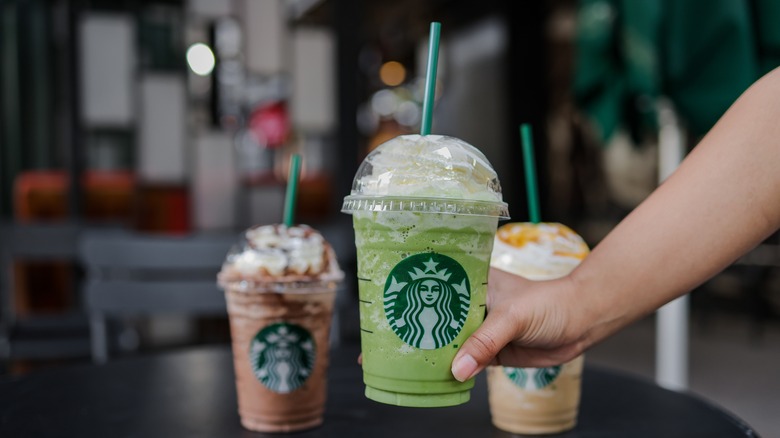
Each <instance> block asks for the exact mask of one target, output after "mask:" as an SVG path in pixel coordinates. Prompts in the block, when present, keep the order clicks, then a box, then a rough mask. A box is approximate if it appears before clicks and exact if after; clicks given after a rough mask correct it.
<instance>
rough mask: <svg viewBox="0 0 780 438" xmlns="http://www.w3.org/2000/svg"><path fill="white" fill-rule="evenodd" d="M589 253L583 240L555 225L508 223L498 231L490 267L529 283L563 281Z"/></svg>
mask: <svg viewBox="0 0 780 438" xmlns="http://www.w3.org/2000/svg"><path fill="white" fill-rule="evenodd" d="M589 252H590V250H589V248H588V245H587V244H586V243H585V240H583V238H582V237H581V236H580V235H578V234H577V233H575V232H574V231H573V230H572V229H571V228H569V227H567V226H566V225H563V224H560V223H557V222H541V223H531V222H511V223H507V224H504V225H502V226H500V227H498V231H497V232H496V238H495V242H494V244H493V254H492V256H491V259H490V265H491V266H492V267H494V268H499V269H501V270H502V271H507V272H511V273H513V274H517V275H520V276H523V277H526V278H528V279H531V280H544V279H552V278H556V277H562V276H564V275H566V274H568V273H569V272H571V271H572V270H573V269H574V268H575V267H577V265H579V264H580V262H581V261H582V260H583V259H584V258H585V257H586V256H587V255H588V253H589Z"/></svg>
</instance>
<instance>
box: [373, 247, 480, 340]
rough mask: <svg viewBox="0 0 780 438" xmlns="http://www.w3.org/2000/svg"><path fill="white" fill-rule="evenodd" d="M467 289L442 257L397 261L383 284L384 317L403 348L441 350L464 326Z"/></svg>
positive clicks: (458, 270)
mask: <svg viewBox="0 0 780 438" xmlns="http://www.w3.org/2000/svg"><path fill="white" fill-rule="evenodd" d="M470 301H471V287H470V286H469V279H468V276H467V275H466V271H465V270H464V269H463V267H462V266H461V265H460V264H459V263H458V262H457V261H455V260H453V259H452V258H450V257H447V256H445V255H442V254H437V253H424V254H416V255H413V256H410V257H407V258H405V259H403V260H401V261H400V262H399V263H398V264H397V265H395V267H394V268H393V270H392V271H390V275H389V276H388V277H387V281H386V282H385V295H384V305H385V316H386V317H387V320H388V322H389V323H390V327H392V329H393V331H394V332H395V334H396V335H398V337H399V338H401V339H402V340H403V341H404V342H406V343H407V344H409V345H411V346H413V347H417V348H420V349H423V350H434V349H437V348H441V347H443V346H445V345H447V344H449V343H450V342H452V340H453V339H455V337H456V336H458V333H460V331H461V329H462V328H463V325H464V324H465V323H466V317H467V316H468V312H469V302H470Z"/></svg>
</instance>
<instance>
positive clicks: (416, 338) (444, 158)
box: [342, 135, 508, 407]
mask: <svg viewBox="0 0 780 438" xmlns="http://www.w3.org/2000/svg"><path fill="white" fill-rule="evenodd" d="M342 211H343V212H345V213H350V214H352V215H353V224H354V229H355V246H356V248H357V258H358V272H357V277H358V278H357V279H358V287H359V300H360V330H361V350H362V355H363V380H364V383H365V385H366V389H365V394H366V397H368V398H369V399H372V400H375V401H378V402H382V403H387V404H393V405H398V406H412V407H435V406H451V405H457V404H461V403H465V402H466V401H468V400H469V398H470V390H471V388H472V387H473V386H474V382H473V380H470V381H467V382H458V381H457V380H455V378H454V377H453V376H452V373H451V371H450V367H451V364H452V360H453V358H454V356H455V353H456V352H457V351H458V348H459V347H460V346H461V345H462V344H463V342H464V341H465V340H466V339H467V338H468V336H469V335H471V333H473V332H474V330H476V328H477V327H478V326H479V325H480V324H481V323H482V321H483V320H484V317H485V299H486V289H487V274H488V269H489V263H490V255H491V251H492V248H493V239H494V235H495V232H496V228H497V226H498V220H499V219H507V218H508V210H507V205H506V203H504V202H503V201H502V198H501V186H500V184H499V181H498V178H497V175H496V173H495V171H494V170H493V167H492V166H491V165H490V163H489V162H488V160H487V159H486V158H485V156H484V155H483V154H482V153H481V152H480V151H479V150H478V149H476V148H475V147H474V146H471V145H470V144H468V143H466V142H464V141H462V140H460V139H457V138H453V137H447V136H438V135H428V136H419V135H405V136H399V137H396V138H394V139H392V140H389V141H387V142H385V143H383V144H381V145H380V146H378V147H377V148H376V149H375V150H374V151H372V152H371V153H370V154H369V155H368V156H367V157H366V158H365V160H364V161H363V163H362V164H361V166H360V168H359V169H358V172H357V174H356V175H355V179H354V182H353V186H352V191H351V194H350V195H349V196H347V197H346V198H345V199H344V205H343V208H342Z"/></svg>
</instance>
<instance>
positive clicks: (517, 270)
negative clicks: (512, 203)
mask: <svg viewBox="0 0 780 438" xmlns="http://www.w3.org/2000/svg"><path fill="white" fill-rule="evenodd" d="M588 252H589V249H588V246H587V245H586V244H585V241H584V240H583V239H582V237H580V236H579V235H577V234H576V233H575V232H574V231H572V230H571V229H570V228H569V227H567V226H565V225H562V224H559V223H530V222H518V223H509V224H505V225H502V226H501V227H499V229H498V232H497V233H496V240H495V243H494V245H493V253H492V257H491V261H490V265H491V266H493V267H495V268H499V269H501V270H503V271H507V272H510V273H513V274H517V275H520V276H523V277H525V278H528V279H530V280H551V279H554V278H559V277H563V276H564V275H566V274H568V273H569V272H571V271H572V270H573V269H574V268H575V267H577V265H579V263H580V262H581V261H582V259H584V258H585V256H586V255H587V254H588ZM582 365H583V356H582V355H580V356H578V357H576V358H574V359H573V360H571V361H569V362H567V363H565V364H561V365H559V366H554V367H547V368H511V367H500V366H493V367H488V370H487V378H488V400H489V403H490V413H491V418H492V421H493V425H494V426H496V427H497V428H499V429H501V430H505V431H507V432H512V433H517V434H527V435H530V434H550V433H559V432H563V431H566V430H569V429H572V428H573V427H574V426H575V425H576V424H577V413H578V410H579V403H580V389H581V377H582Z"/></svg>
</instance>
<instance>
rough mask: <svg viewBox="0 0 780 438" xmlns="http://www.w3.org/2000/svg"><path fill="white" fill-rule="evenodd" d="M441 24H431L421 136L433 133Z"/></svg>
mask: <svg viewBox="0 0 780 438" xmlns="http://www.w3.org/2000/svg"><path fill="white" fill-rule="evenodd" d="M440 30H441V23H438V22H436V21H434V22H432V23H431V36H430V40H429V41H428V71H427V73H426V74H425V96H424V98H423V114H422V123H421V124H420V135H428V134H430V133H431V123H432V122H433V98H434V96H435V95H436V64H437V63H438V62H439V33H440Z"/></svg>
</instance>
